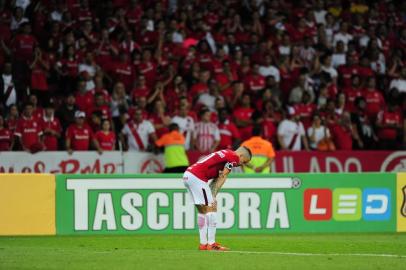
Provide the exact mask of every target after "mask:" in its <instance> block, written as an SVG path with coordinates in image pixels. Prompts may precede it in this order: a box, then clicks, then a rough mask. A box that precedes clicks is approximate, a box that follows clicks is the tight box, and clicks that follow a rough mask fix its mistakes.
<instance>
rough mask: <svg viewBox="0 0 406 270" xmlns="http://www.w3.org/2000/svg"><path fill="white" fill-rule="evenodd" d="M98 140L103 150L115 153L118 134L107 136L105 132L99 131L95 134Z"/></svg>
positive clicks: (112, 133)
mask: <svg viewBox="0 0 406 270" xmlns="http://www.w3.org/2000/svg"><path fill="white" fill-rule="evenodd" d="M95 138H96V140H97V141H98V142H99V145H100V147H101V149H103V150H105V151H113V150H114V147H115V145H116V134H115V133H114V132H112V131H109V133H107V134H105V133H104V132H103V131H101V130H100V131H98V132H96V134H95Z"/></svg>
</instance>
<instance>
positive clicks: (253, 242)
mask: <svg viewBox="0 0 406 270" xmlns="http://www.w3.org/2000/svg"><path fill="white" fill-rule="evenodd" d="M218 240H219V242H220V243H223V244H224V245H227V246H229V247H230V248H232V250H233V251H232V252H208V251H203V252H202V251H198V250H197V234H196V235H145V236H144V235H136V236H56V237H0V269H7V270H8V269H10V270H11V269H58V270H59V269H75V270H76V269H109V270H113V269H137V270H138V269H149V270H155V269H159V270H162V269H177V270H179V269H188V270H191V269H216V270H217V269H245V270H246V269H271V270H276V269H298V270H307V269H309V270H310V269H312V270H314V269H324V270H325V269H327V270H333V269H351V270H352V269H368V270H371V269H388V270H392V269H402V270H404V269H406V234H288V235H286V234H285V235H233V236H230V235H221V233H220V234H219V236H218Z"/></svg>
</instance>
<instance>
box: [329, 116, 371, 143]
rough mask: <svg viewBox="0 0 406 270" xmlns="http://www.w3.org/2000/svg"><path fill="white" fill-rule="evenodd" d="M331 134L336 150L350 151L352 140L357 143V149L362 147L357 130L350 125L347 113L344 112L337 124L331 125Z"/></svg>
mask: <svg viewBox="0 0 406 270" xmlns="http://www.w3.org/2000/svg"><path fill="white" fill-rule="evenodd" d="M331 133H332V137H333V140H334V144H335V146H336V148H337V150H352V149H353V140H354V141H356V142H357V143H358V147H360V148H363V147H364V144H363V142H362V141H361V138H360V136H359V134H358V131H357V129H356V128H355V127H354V126H353V124H352V123H351V116H350V114H349V113H348V112H344V113H343V114H342V115H341V116H340V119H339V121H338V123H336V124H334V125H332V127H331Z"/></svg>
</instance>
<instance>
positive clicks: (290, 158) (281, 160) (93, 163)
mask: <svg viewBox="0 0 406 270" xmlns="http://www.w3.org/2000/svg"><path fill="white" fill-rule="evenodd" d="M188 156H189V161H190V163H194V162H196V161H197V160H198V159H199V158H200V157H202V154H201V153H199V152H195V151H190V152H188ZM164 168H165V164H164V159H163V155H155V154H152V153H139V152H120V151H108V152H104V153H103V154H102V155H99V154H98V153H97V152H92V151H86V152H73V154H72V155H69V154H68V153H67V152H65V151H60V152H39V153H37V154H34V155H33V154H30V153H26V152H0V173H1V172H6V173H13V172H15V173H20V172H21V173H54V174H75V173H80V174H103V173H105V174H123V173H126V174H129V173H131V174H135V173H160V172H162V171H163V169H164ZM272 171H273V172H285V173H292V172H296V173H297V172H313V173H314V172H400V171H406V151H334V152H317V151H312V152H309V151H298V152H294V151H293V152H292V151H279V152H278V153H277V156H276V159H275V162H273V163H272ZM236 172H238V170H237V171H236Z"/></svg>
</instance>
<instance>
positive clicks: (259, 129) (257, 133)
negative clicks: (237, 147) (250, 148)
mask: <svg viewBox="0 0 406 270" xmlns="http://www.w3.org/2000/svg"><path fill="white" fill-rule="evenodd" d="M261 134H262V127H261V126H260V125H255V126H254V127H253V128H252V136H261Z"/></svg>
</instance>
